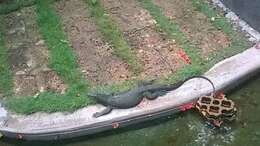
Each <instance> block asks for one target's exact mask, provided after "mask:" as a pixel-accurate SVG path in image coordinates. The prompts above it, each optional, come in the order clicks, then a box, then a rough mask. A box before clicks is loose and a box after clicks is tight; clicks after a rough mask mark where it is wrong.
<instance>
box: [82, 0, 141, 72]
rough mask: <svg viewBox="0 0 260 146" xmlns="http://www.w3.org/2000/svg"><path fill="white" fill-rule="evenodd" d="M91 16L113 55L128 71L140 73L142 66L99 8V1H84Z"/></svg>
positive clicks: (113, 24) (115, 26) (102, 9)
mask: <svg viewBox="0 0 260 146" xmlns="http://www.w3.org/2000/svg"><path fill="white" fill-rule="evenodd" d="M85 1H86V3H87V5H88V7H89V9H90V11H91V14H92V16H93V17H94V19H95V21H96V24H97V26H98V28H99V31H100V32H102V34H103V35H104V37H105V38H106V40H107V41H109V42H110V43H111V44H112V45H113V49H114V54H115V55H117V56H118V57H120V58H121V59H123V60H124V61H125V62H127V64H128V65H129V67H130V69H131V70H132V71H133V72H134V73H135V74H138V73H140V72H141V71H142V65H141V64H140V60H139V59H138V58H137V56H136V54H135V53H134V52H133V51H132V50H131V48H130V47H129V45H128V44H127V42H126V41H125V39H124V37H123V34H122V32H121V31H120V30H119V29H118V27H117V25H116V24H115V23H114V22H113V21H112V20H111V19H110V18H109V16H108V14H107V13H106V11H105V10H104V8H103V7H102V6H101V4H100V1H99V0H95V2H94V3H93V1H90V0H85Z"/></svg>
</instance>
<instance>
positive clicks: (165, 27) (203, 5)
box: [138, 0, 252, 83]
mask: <svg viewBox="0 0 260 146" xmlns="http://www.w3.org/2000/svg"><path fill="white" fill-rule="evenodd" d="M138 1H139V2H140V3H141V4H142V6H143V7H144V8H145V9H147V10H148V11H149V12H150V14H151V15H152V16H153V17H154V19H155V20H156V21H157V23H158V27H159V28H160V29H161V30H162V31H164V32H166V33H167V34H168V35H169V36H170V37H172V38H173V39H175V40H176V42H177V43H178V45H179V46H180V47H182V48H183V49H184V50H185V52H186V53H187V54H188V55H189V56H190V57H191V59H192V64H191V65H186V66H184V67H183V68H182V69H180V70H178V71H177V72H176V73H175V74H173V75H170V76H168V77H167V78H164V79H163V80H162V81H163V82H167V83H175V82H176V81H179V80H182V79H185V78H187V77H189V76H192V75H198V74H202V73H204V72H205V71H207V70H208V69H209V68H211V67H212V66H213V65H214V64H216V63H217V62H219V61H221V60H223V59H225V58H228V57H230V56H232V55H235V54H237V53H240V52H241V51H243V50H245V49H247V48H248V47H250V45H252V44H251V43H250V42H249V41H247V39H246V38H245V36H243V35H242V34H241V33H238V32H237V31H235V30H234V28H233V27H232V25H231V24H230V23H229V22H228V21H227V20H226V18H225V17H223V16H221V15H219V14H218V12H217V11H216V10H214V9H212V8H211V7H210V6H209V4H208V3H207V1H206V0H192V2H193V6H194V7H196V8H197V9H198V10H199V11H201V12H202V13H204V14H205V15H206V16H207V17H208V18H209V19H211V18H212V17H215V21H211V23H212V24H213V26H215V27H216V28H217V29H219V30H221V31H223V32H224V33H225V34H226V35H227V36H228V37H229V38H230V39H231V44H230V45H229V47H227V48H224V49H222V50H220V51H218V52H214V53H213V54H211V55H210V57H209V60H204V59H202V57H201V56H200V52H199V49H197V48H196V46H195V45H193V44H192V43H190V42H189V40H188V39H187V37H186V36H185V34H184V33H183V32H181V30H180V29H179V26H178V25H177V24H176V23H174V22H173V21H172V20H170V19H169V18H167V17H166V16H165V15H163V13H162V11H161V10H160V8H159V7H158V6H156V5H155V4H154V3H153V2H152V0H138Z"/></svg>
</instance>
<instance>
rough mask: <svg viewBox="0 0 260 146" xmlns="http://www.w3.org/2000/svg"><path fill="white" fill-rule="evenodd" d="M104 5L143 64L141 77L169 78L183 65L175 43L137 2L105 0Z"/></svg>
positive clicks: (131, 0) (133, 0)
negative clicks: (168, 76) (161, 31)
mask: <svg viewBox="0 0 260 146" xmlns="http://www.w3.org/2000/svg"><path fill="white" fill-rule="evenodd" d="M102 4H103V5H104V7H105V9H106V10H107V12H108V13H109V15H110V16H111V18H112V19H113V20H114V21H115V22H116V23H117V24H118V27H119V29H120V30H121V31H123V32H124V34H125V38H126V39H127V41H128V43H129V44H130V45H131V47H132V48H133V49H134V50H135V52H136V54H137V56H138V57H139V58H140V60H141V61H142V62H143V64H144V72H143V73H141V75H140V77H141V78H147V77H149V78H151V77H152V78H154V77H159V76H160V77H162V76H167V75H169V74H171V73H173V72H175V71H176V70H177V69H178V68H180V67H181V66H182V64H183V62H182V61H180V62H179V60H180V58H178V56H177V54H176V52H177V51H178V50H179V49H180V48H178V46H177V45H176V43H175V40H169V39H167V37H166V36H165V35H163V34H161V33H160V32H158V31H157V30H156V26H155V25H156V21H155V20H154V19H153V18H152V17H151V16H150V14H149V12H148V11H146V10H145V9H143V8H142V7H141V6H139V3H138V2H137V1H136V0H128V1H127V3H126V2H125V1H124V0H102Z"/></svg>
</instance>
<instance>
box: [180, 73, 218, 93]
mask: <svg viewBox="0 0 260 146" xmlns="http://www.w3.org/2000/svg"><path fill="white" fill-rule="evenodd" d="M194 78H201V79H204V80H207V81H208V82H209V83H210V84H211V86H212V89H213V91H212V94H213V95H214V94H215V93H216V87H215V85H214V83H213V82H212V81H211V80H210V79H209V78H208V77H205V76H202V75H197V76H191V77H189V78H187V79H185V80H184V81H183V82H182V84H184V83H185V82H186V81H188V80H190V79H194Z"/></svg>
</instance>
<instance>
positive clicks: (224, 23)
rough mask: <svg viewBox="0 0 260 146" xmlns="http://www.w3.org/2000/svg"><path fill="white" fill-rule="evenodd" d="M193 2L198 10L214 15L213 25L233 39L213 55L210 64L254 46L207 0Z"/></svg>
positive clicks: (210, 15) (208, 15) (207, 14)
mask: <svg viewBox="0 0 260 146" xmlns="http://www.w3.org/2000/svg"><path fill="white" fill-rule="evenodd" d="M192 4H193V6H194V7H195V8H196V9H197V10H198V11H200V12H202V13H203V14H204V15H206V16H207V17H208V18H209V19H211V18H213V17H214V18H215V19H214V21H210V22H211V23H212V25H213V26H215V27H216V28H217V29H219V30H221V31H223V32H224V33H225V34H226V35H227V36H228V37H229V38H230V40H231V44H230V45H229V47H227V48H225V49H222V50H220V51H219V52H215V53H213V54H212V55H211V57H210V61H209V62H210V63H209V65H210V66H211V65H213V64H215V63H217V62H219V61H220V60H223V59H225V58H227V57H230V56H232V55H235V54H237V53H240V52H242V51H243V50H245V49H247V48H249V47H250V46H252V43H251V42H249V41H248V40H247V39H246V37H245V36H244V35H243V34H242V33H239V32H237V31H236V30H234V28H233V26H232V24H231V23H230V22H229V21H228V20H227V19H226V18H225V17H224V16H221V15H220V14H219V13H218V12H217V11H216V10H214V9H213V8H212V7H211V6H210V4H209V3H208V1H207V0H192Z"/></svg>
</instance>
